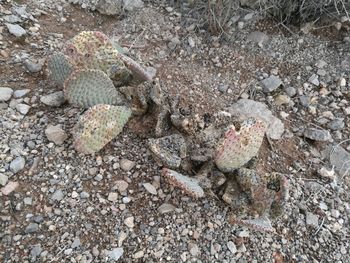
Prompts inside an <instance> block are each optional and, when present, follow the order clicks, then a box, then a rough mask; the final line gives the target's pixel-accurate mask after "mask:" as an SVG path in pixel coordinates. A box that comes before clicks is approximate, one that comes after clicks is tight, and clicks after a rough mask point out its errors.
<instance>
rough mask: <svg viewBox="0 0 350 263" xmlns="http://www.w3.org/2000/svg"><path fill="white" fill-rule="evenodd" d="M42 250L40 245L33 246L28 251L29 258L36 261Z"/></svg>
mask: <svg viewBox="0 0 350 263" xmlns="http://www.w3.org/2000/svg"><path fill="white" fill-rule="evenodd" d="M42 251H43V249H42V248H41V245H40V244H38V245H35V246H34V247H33V248H32V249H31V250H30V256H31V257H32V258H34V259H36V258H37V257H38V256H40V254H41V252H42Z"/></svg>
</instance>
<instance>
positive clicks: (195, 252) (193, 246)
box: [189, 243, 199, 257]
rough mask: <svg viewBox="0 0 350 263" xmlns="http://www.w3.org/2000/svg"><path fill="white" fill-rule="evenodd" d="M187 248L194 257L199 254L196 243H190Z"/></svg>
mask: <svg viewBox="0 0 350 263" xmlns="http://www.w3.org/2000/svg"><path fill="white" fill-rule="evenodd" d="M189 249H190V253H191V255H192V256H194V257H195V256H197V255H198V254H199V247H198V246H197V244H193V243H190V244H189Z"/></svg>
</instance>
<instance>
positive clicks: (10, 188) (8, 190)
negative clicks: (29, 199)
mask: <svg viewBox="0 0 350 263" xmlns="http://www.w3.org/2000/svg"><path fill="white" fill-rule="evenodd" d="M18 186H19V183H18V182H13V181H9V182H8V183H7V185H5V186H4V187H3V188H1V193H2V194H3V195H9V194H11V193H12V192H13V191H15V190H16V188H17V187H18Z"/></svg>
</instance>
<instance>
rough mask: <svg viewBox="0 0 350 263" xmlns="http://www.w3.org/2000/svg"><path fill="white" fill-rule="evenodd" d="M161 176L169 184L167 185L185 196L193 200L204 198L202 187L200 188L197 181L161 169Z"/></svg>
mask: <svg viewBox="0 0 350 263" xmlns="http://www.w3.org/2000/svg"><path fill="white" fill-rule="evenodd" d="M162 175H163V176H164V178H165V179H166V180H167V181H168V182H169V184H171V185H173V186H174V187H177V188H180V189H181V190H183V191H184V192H185V193H186V194H188V195H190V196H192V197H195V198H200V197H204V191H203V189H202V187H200V185H199V181H198V180H196V179H194V178H191V177H188V176H185V175H182V174H180V173H178V172H176V171H173V170H170V169H168V168H163V169H162Z"/></svg>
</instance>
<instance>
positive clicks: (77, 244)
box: [70, 238, 80, 249]
mask: <svg viewBox="0 0 350 263" xmlns="http://www.w3.org/2000/svg"><path fill="white" fill-rule="evenodd" d="M70 247H71V248H73V249H74V248H77V247H80V239H79V238H74V240H73V242H72V244H71V246H70Z"/></svg>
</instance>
